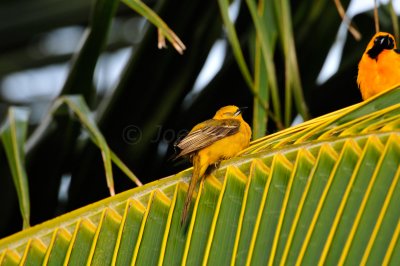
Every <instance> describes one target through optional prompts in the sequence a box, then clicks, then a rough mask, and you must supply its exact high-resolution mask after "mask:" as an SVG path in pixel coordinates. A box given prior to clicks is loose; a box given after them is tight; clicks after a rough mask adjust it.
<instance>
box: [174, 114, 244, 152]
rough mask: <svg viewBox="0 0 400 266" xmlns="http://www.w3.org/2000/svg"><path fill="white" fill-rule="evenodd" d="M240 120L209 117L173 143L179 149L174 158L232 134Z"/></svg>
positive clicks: (236, 129)
mask: <svg viewBox="0 0 400 266" xmlns="http://www.w3.org/2000/svg"><path fill="white" fill-rule="evenodd" d="M239 127H240V121H238V120H236V119H223V120H216V119H210V120H207V121H205V122H203V123H201V124H199V127H198V126H196V127H195V128H193V130H192V131H190V132H189V134H188V135H187V136H186V137H184V138H183V139H182V140H180V141H179V142H178V143H176V144H175V146H176V147H178V148H179V149H181V152H180V153H179V154H178V155H177V156H176V158H178V157H181V156H185V155H187V154H190V153H192V152H194V151H198V150H200V149H202V148H205V147H207V146H209V145H211V144H213V143H214V142H216V141H217V140H220V139H222V138H224V137H226V136H230V135H233V134H235V133H237V132H238V131H239Z"/></svg>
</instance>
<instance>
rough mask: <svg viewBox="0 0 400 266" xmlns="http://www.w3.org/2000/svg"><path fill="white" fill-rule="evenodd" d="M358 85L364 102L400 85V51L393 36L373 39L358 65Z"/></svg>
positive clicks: (386, 35) (380, 34)
mask: <svg viewBox="0 0 400 266" xmlns="http://www.w3.org/2000/svg"><path fill="white" fill-rule="evenodd" d="M357 83H358V87H359V88H360V91H361V95H362V98H363V100H366V99H368V98H370V97H372V96H374V95H375V94H378V93H380V92H382V91H386V90H389V89H393V88H395V87H396V86H398V85H400V51H399V50H398V49H397V46H396V42H395V39H394V37H393V35H391V34H390V33H386V32H378V33H377V34H375V35H374V37H372V39H371V41H370V42H369V44H368V46H367V49H366V50H365V52H364V54H363V56H362V58H361V60H360V63H359V65H358V77H357Z"/></svg>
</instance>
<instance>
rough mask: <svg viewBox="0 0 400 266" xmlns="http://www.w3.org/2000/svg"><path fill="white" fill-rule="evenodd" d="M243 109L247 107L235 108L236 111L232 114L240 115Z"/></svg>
mask: <svg viewBox="0 0 400 266" xmlns="http://www.w3.org/2000/svg"><path fill="white" fill-rule="evenodd" d="M245 109H247V107H239V108H238V109H237V111H236V112H235V113H234V114H233V115H234V116H238V115H240V114H241V113H243V111H244V110H245Z"/></svg>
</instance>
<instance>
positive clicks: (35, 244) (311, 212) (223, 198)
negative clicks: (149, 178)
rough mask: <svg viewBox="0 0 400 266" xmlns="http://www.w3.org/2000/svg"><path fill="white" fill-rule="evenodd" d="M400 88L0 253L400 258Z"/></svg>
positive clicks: (52, 258)
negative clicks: (189, 201)
mask: <svg viewBox="0 0 400 266" xmlns="http://www.w3.org/2000/svg"><path fill="white" fill-rule="evenodd" d="M399 128H400V89H395V90H392V91H389V92H386V93H384V94H382V95H380V96H379V97H375V98H373V99H371V100H369V101H367V102H363V103H360V104H357V105H354V106H351V107H348V108H345V109H342V110H339V111H336V112H334V113H331V114H328V115H325V116H323V117H319V118H316V119H314V120H310V121H308V122H306V123H303V124H301V125H298V126H296V127H293V128H289V129H287V130H284V131H281V132H278V133H276V134H273V135H269V136H266V137H264V138H263V139H260V140H257V141H254V142H253V144H252V145H251V146H250V147H249V148H248V149H247V150H245V151H244V152H243V153H242V155H241V156H240V157H237V158H234V159H232V160H229V161H226V162H224V163H223V164H222V165H221V167H220V168H219V169H218V171H216V172H215V173H214V175H213V176H210V177H208V178H207V179H206V180H205V181H204V182H203V183H202V184H201V185H200V187H199V191H198V193H197V196H196V197H195V198H194V199H193V200H194V201H195V204H194V207H193V210H192V211H191V213H190V215H191V219H190V221H189V222H188V225H187V226H183V227H181V226H180V214H181V211H182V206H183V201H184V197H185V192H186V190H187V185H186V182H187V181H188V180H189V178H190V175H191V169H189V170H186V171H183V172H181V173H179V174H177V175H175V176H172V177H168V178H165V179H161V180H159V181H156V182H153V183H150V184H147V185H145V186H143V187H139V188H135V189H132V190H130V191H126V192H124V193H121V194H118V195H116V196H114V197H110V198H107V199H105V200H102V201H99V202H97V203H95V204H92V205H88V206H86V207H84V208H82V209H79V210H76V211H73V212H71V213H68V214H66V215H63V216H60V217H58V218H56V219H53V220H50V221H48V222H45V223H43V224H41V225H38V226H35V227H32V228H30V229H28V230H25V231H22V232H20V233H17V234H15V235H12V236H10V237H8V238H5V239H2V240H0V254H1V255H0V264H1V265H16V264H18V263H20V262H28V261H29V262H30V264H33V265H36V264H42V263H43V262H45V264H57V265H60V264H63V263H66V262H68V263H70V264H71V265H72V264H73V265H76V264H78V263H83V262H86V261H88V262H89V263H96V264H104V265H109V264H111V263H115V264H118V265H128V264H136V265H155V264H165V265H170V264H175V265H176V264H180V263H182V262H183V263H186V264H191V265H192V264H193V265H199V264H202V263H208V264H213V265H214V264H217V263H221V264H229V263H234V264H235V265H244V264H247V263H249V264H254V265H265V264H266V263H273V264H278V263H282V264H289V265H292V264H295V263H303V264H305V265H310V264H317V262H320V263H323V264H338V263H339V264H340V263H346V262H347V263H349V262H351V263H352V264H360V263H370V264H373V265H379V264H382V263H383V262H385V263H388V264H392V265H398V264H399V263H400V261H399V260H400V258H399V255H398V254H399V252H400V245H399V244H398V243H399V241H398V240H399V235H400V234H399V233H400V226H399V222H398V221H399V218H400V210H399V208H398V207H397V203H398V201H399V199H400V182H399V178H400V167H399V166H400V131H399Z"/></svg>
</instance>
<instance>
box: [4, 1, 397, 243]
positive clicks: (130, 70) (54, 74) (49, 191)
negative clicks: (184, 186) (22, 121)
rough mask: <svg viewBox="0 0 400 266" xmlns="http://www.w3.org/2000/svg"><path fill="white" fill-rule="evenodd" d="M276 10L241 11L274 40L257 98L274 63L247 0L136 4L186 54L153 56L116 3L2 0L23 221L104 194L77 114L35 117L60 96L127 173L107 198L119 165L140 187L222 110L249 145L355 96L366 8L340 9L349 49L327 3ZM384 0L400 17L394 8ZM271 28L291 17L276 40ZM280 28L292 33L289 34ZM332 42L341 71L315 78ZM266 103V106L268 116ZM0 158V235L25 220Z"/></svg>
mask: <svg viewBox="0 0 400 266" xmlns="http://www.w3.org/2000/svg"><path fill="white" fill-rule="evenodd" d="M126 2H128V1H126ZM273 2H279V1H272V0H270V1H269V0H265V1H258V2H257V1H254V2H252V3H254V4H255V7H256V8H257V13H258V15H261V18H262V19H261V21H262V22H264V24H265V23H266V24H267V27H268V28H269V30H267V33H268V35H271V36H270V38H271V39H272V41H271V47H270V49H269V50H270V52H271V54H268V58H270V59H269V60H270V63H271V64H272V63H273V66H274V71H275V75H274V77H273V78H274V79H276V92H272V90H271V91H266V90H263V89H264V88H266V87H267V86H268V87H270V85H271V80H270V78H271V77H268V75H266V73H268V71H271V69H268V68H267V67H268V66H267V64H266V62H263V60H264V59H265V58H264V57H263V56H262V53H261V52H262V51H261V45H262V43H260V41H262V40H260V39H258V41H257V38H258V37H257V36H256V32H257V31H256V29H255V27H254V19H252V17H251V15H250V12H249V9H248V3H250V1H247V2H246V1H233V2H227V1H222V0H221V1H220V3H224V5H223V8H224V9H226V8H227V5H229V9H228V10H221V6H222V5H219V4H218V2H217V1H210V0H204V1H200V0H193V1H184V2H182V1H178V0H160V1H151V0H150V1H144V3H145V4H146V5H147V6H149V7H150V8H151V9H152V10H154V11H155V13H156V14H157V15H158V16H159V17H160V18H161V19H162V20H164V21H165V23H166V25H168V28H169V29H172V30H173V31H174V32H175V34H176V36H179V38H180V40H182V42H183V43H184V44H185V46H186V48H187V49H186V50H185V52H184V53H183V55H180V54H178V53H177V52H176V51H175V50H174V49H173V45H171V44H167V46H169V47H168V49H163V50H159V49H158V48H157V44H158V34H157V28H156V27H154V26H152V25H150V24H149V22H148V21H147V20H146V19H145V18H143V17H141V16H140V15H139V14H138V13H135V12H133V11H132V10H131V9H130V8H129V7H128V6H126V5H125V4H123V3H121V2H120V1H116V0H112V1H108V0H107V1H106V0H96V1H89V0H79V1H78V0H71V1H68V2H66V1H60V0H30V1H27V0H13V1H11V0H5V1H2V2H1V3H0V22H1V23H0V36H2V41H1V42H0V119H2V120H4V119H6V114H7V109H8V107H9V106H12V105H19V106H24V107H29V109H30V111H31V115H30V117H29V127H28V133H27V134H28V142H27V145H26V152H27V153H26V171H27V176H28V180H29V192H30V201H31V222H32V224H37V223H39V222H42V221H44V220H47V219H49V218H51V217H54V216H57V215H59V214H61V213H64V212H66V211H70V210H73V209H75V208H77V207H80V206H83V205H86V204H88V203H91V202H94V201H97V200H99V199H102V198H104V197H106V196H107V195H108V194H109V191H108V189H107V183H106V179H105V172H104V168H103V167H99V166H100V165H102V164H103V162H102V157H101V153H99V150H98V148H97V147H96V145H95V144H94V143H92V142H90V141H89V138H88V135H87V132H86V131H85V130H82V127H81V125H80V123H79V122H78V121H77V119H76V117H74V116H71V115H70V113H69V112H70V111H69V110H68V108H61V109H60V110H59V111H58V112H57V114H55V115H54V116H53V118H52V119H51V120H48V119H45V117H47V113H48V112H49V108H50V106H51V105H52V102H53V101H54V100H56V99H57V97H58V96H60V95H67V94H68V95H69V94H79V95H81V96H82V97H83V99H84V100H85V102H86V103H87V104H88V106H89V109H90V113H91V115H92V118H93V121H95V122H96V123H97V124H98V127H99V130H100V131H101V133H102V135H103V136H104V138H105V140H106V141H107V143H108V145H109V147H110V149H111V150H112V151H114V155H117V156H118V157H119V158H120V159H121V160H120V161H121V162H124V163H125V165H126V166H127V167H126V168H125V171H123V170H120V169H114V171H113V175H114V179H115V191H116V192H117V193H118V192H121V191H124V190H126V189H128V188H132V187H134V186H135V184H134V183H133V182H132V181H130V180H129V179H127V178H126V176H125V175H126V173H127V172H128V171H127V169H130V170H131V171H132V172H133V173H135V175H137V176H138V177H139V178H140V180H141V181H142V182H143V183H147V182H149V181H152V180H155V179H158V178H160V177H164V176H167V175H170V174H172V173H175V172H177V171H179V170H181V169H183V168H184V167H186V166H187V165H188V164H181V165H174V164H173V163H171V162H169V161H168V160H167V159H168V158H169V157H170V155H171V154H172V153H173V150H172V148H171V143H172V142H174V141H175V139H176V138H177V137H178V136H179V135H181V134H184V133H185V132H187V131H188V130H189V129H190V128H191V127H192V126H193V125H194V124H196V123H197V122H198V121H201V120H205V119H207V118H209V117H211V116H212V115H213V114H214V112H215V110H217V109H218V108H219V107H221V106H223V105H227V104H235V105H238V106H248V107H250V110H249V111H248V112H247V113H245V114H244V116H245V119H246V120H247V121H253V123H252V124H254V125H253V126H254V127H253V128H254V129H256V130H255V133H256V134H255V136H256V137H260V136H263V135H265V134H268V133H272V132H275V131H277V130H278V129H279V128H282V127H283V125H285V126H288V125H290V124H292V123H293V121H295V118H296V117H299V116H298V114H301V115H302V116H303V117H307V116H305V115H304V113H305V112H304V111H301V108H303V107H300V106H302V105H304V106H306V107H307V109H308V112H307V113H309V115H310V116H311V117H315V116H319V115H321V114H324V113H327V112H330V111H333V110H336V109H339V108H342V107H344V106H348V105H350V104H352V103H356V102H358V101H360V100H361V98H360V94H359V92H358V89H357V86H356V82H355V80H356V74H357V63H358V60H359V58H360V57H361V54H362V53H363V51H364V49H365V46H366V43H367V42H368V41H369V38H370V36H372V35H373V33H374V22H373V13H372V11H371V6H372V2H373V1H372V0H371V3H370V4H371V5H370V6H369V7H366V8H365V9H362V8H361V9H360V8H358V10H359V11H357V12H356V11H351V12H352V13H351V12H350V11H349V14H348V15H349V17H352V18H353V21H354V25H355V26H356V27H357V28H358V30H359V31H360V32H361V33H362V35H363V39H362V40H361V41H360V42H356V41H355V40H354V39H353V38H352V37H351V36H347V32H346V29H345V27H344V26H343V25H342V26H341V19H340V16H339V15H338V12H337V11H336V9H335V6H334V3H333V1H329V0H324V1H320V0H307V1H286V2H285V3H284V4H287V6H286V7H285V8H287V9H285V10H286V11H285V12H283V11H284V9H282V6H281V9H280V10H281V11H280V12H278V11H277V8H276V7H274V8H272V5H273ZM350 2H352V4H350ZM361 2H363V3H364V5H365V3H366V2H367V1H357V2H355V1H350V0H343V1H342V4H343V6H344V7H345V9H347V8H348V7H349V5H350V9H351V6H353V9H352V10H355V9H354V8H355V7H359V5H360V3H361ZM393 4H394V10H397V11H398V6H397V5H398V3H397V1H393ZM221 12H222V13H223V14H225V16H226V14H228V15H229V19H230V21H231V22H232V25H231V26H234V30H235V32H236V36H237V42H238V45H239V46H240V47H238V48H240V50H241V54H242V55H243V60H242V61H243V64H244V63H245V64H246V66H247V69H248V72H249V74H248V75H247V76H250V78H249V77H246V78H244V76H243V74H242V71H241V70H240V68H239V66H238V63H237V61H236V60H235V55H234V54H235V53H238V51H235V53H234V52H233V49H232V48H231V45H230V43H229V41H228V36H229V35H230V34H231V29H232V28H231V29H229V28H228V27H227V26H224V23H223V19H222V16H221ZM379 12H380V25H381V30H384V31H390V32H392V31H393V26H392V25H393V23H392V17H393V12H391V8H390V6H386V5H381V6H380V8H379ZM139 13H140V12H139ZM283 13H285V14H286V17H285V18H283V17H275V18H273V20H269V19H270V16H269V14H273V15H274V16H276V15H277V16H282V15H283ZM263 14H264V16H262V15H263ZM288 19H289V20H288ZM224 20H226V17H225V18H224ZM271 21H276V22H277V21H279V22H281V21H291V22H292V24H291V25H287V27H289V28H287V29H286V30H289V31H287V32H286V34H287V36H286V35H285V36H282V32H284V31H283V29H278V28H279V24H277V25H271ZM290 27H291V28H292V30H291V32H292V35H293V38H291V37H288V36H290ZM272 29H275V30H276V31H274V32H271V30H272ZM346 36H347V37H346ZM274 43H275V44H274ZM285 43H286V44H285ZM338 43H339V44H338ZM264 45H265V44H264ZM291 45H293V46H291ZM334 45H336V46H334ZM337 45H339V46H338V47H339V49H337V50H339V51H342V53H341V54H340V52H339V53H336V54H335V53H334V54H333V58H334V60H333V61H334V62H335V63H336V64H337V65H338V70H337V71H336V70H335V68H334V67H333V70H332V71H331V72H330V73H328V74H321V70H323V71H322V72H323V73H326V72H325V69H326V68H325V67H324V64H325V62H326V60H327V56H328V55H329V54H330V51H331V49H332V47H337ZM340 45H342V46H343V49H341V46H340ZM285 47H289V48H285ZM290 49H295V52H296V53H295V55H296V57H297V64H298V71H299V76H300V81H301V83H300V85H301V88H302V92H301V93H302V94H303V95H304V99H305V101H303V100H301V97H300V98H299V97H298V96H295V93H294V90H293V89H295V86H294V85H293V84H294V83H293V82H294V81H295V80H296V77H295V76H291V77H288V76H287V71H288V69H289V68H295V65H293V63H295V61H296V60H294V59H293V58H292V61H289V60H288V57H287V56H288V51H290ZM293 52H294V51H293V50H292V51H290V53H292V54H291V55H292V56H293ZM236 57H237V55H236ZM260 58H261V59H262V60H260ZM330 62H331V61H330ZM331 65H332V63H329V64H328V66H331ZM242 68H243V67H242ZM332 74H333V75H332ZM249 81H251V82H249ZM288 82H290V84H289V83H288ZM249 84H253V86H254V88H253V89H252V90H251V89H249ZM288 84H289V85H290V86H289V85H288ZM298 85H299V84H298ZM298 85H297V86H298ZM287 86H289V87H290V88H291V90H290V91H289V90H288V89H287V88H288V87H287ZM273 93H275V96H274V94H273ZM289 93H290V94H291V95H289ZM254 94H258V95H259V96H260V100H258V99H255V98H254ZM289 96H290V97H289ZM272 101H274V102H272ZM295 102H296V104H294V103H295ZM268 106H270V107H272V108H270V109H271V110H270V111H267V110H265V107H268ZM253 107H254V108H253ZM306 107H304V108H306ZM285 110H286V111H285ZM304 110H306V109H304ZM279 116H280V117H281V118H279V119H277V117H279ZM280 121H282V122H280ZM285 122H286V123H285ZM280 123H281V124H280ZM39 129H40V130H39ZM38 130H39V131H38ZM33 136H34V137H33ZM112 156H113V155H112ZM0 164H1V165H0V201H1V202H7V203H8V204H7V205H1V212H2V219H0V236H5V235H8V234H11V233H12V232H16V231H19V230H20V228H21V225H22V219H21V216H20V213H19V211H18V210H19V209H18V204H19V203H18V199H17V193H16V190H15V187H14V184H13V181H12V177H11V172H10V170H9V168H8V163H7V159H6V153H5V150H4V147H0Z"/></svg>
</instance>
